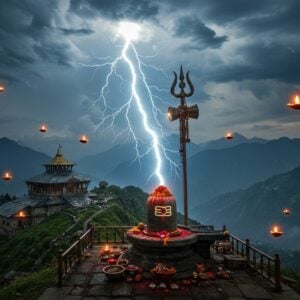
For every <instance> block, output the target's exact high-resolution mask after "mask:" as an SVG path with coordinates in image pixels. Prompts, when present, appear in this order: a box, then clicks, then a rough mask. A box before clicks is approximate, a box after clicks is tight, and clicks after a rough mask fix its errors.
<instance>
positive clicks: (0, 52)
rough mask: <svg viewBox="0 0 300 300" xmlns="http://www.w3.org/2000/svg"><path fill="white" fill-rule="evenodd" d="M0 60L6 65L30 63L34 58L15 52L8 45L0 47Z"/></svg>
mask: <svg viewBox="0 0 300 300" xmlns="http://www.w3.org/2000/svg"><path fill="white" fill-rule="evenodd" d="M0 62H1V63H2V64H3V65H7V66H17V67H18V66H22V65H24V64H32V63H34V62H35V59H34V58H32V57H31V56H28V55H26V54H24V53H17V52H16V51H15V50H13V49H10V48H8V47H5V46H4V47H3V48H2V49H0Z"/></svg>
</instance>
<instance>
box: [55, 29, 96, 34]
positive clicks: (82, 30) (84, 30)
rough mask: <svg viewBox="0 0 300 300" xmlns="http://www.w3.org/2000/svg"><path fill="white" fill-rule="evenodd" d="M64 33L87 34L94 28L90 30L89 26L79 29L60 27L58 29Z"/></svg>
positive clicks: (92, 31)
mask: <svg viewBox="0 0 300 300" xmlns="http://www.w3.org/2000/svg"><path fill="white" fill-rule="evenodd" d="M60 30H61V31H62V32H63V33H64V34H66V35H72V34H74V35H89V34H92V33H94V30H91V29H89V28H80V29H74V28H61V29H60Z"/></svg>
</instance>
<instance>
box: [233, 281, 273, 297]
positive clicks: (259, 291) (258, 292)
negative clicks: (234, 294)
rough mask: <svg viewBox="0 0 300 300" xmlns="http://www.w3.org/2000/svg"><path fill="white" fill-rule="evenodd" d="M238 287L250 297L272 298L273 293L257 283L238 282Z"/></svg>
mask: <svg viewBox="0 0 300 300" xmlns="http://www.w3.org/2000/svg"><path fill="white" fill-rule="evenodd" d="M238 287H239V289H240V290H241V291H242V293H243V295H244V296H245V297H246V298H248V299H272V295H271V294H270V293H268V292H267V291H266V290H265V289H263V288H262V287H260V286H259V285H257V284H238Z"/></svg>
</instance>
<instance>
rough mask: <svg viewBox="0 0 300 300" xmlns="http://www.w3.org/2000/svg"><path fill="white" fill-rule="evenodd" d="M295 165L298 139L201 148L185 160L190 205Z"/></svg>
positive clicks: (299, 161) (299, 160)
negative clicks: (225, 147)
mask: <svg viewBox="0 0 300 300" xmlns="http://www.w3.org/2000/svg"><path fill="white" fill-rule="evenodd" d="M298 166H300V139H289V138H280V139H277V140H272V141H268V142H265V143H263V144H262V143H250V144H248V143H244V144H240V145H237V146H234V147H232V148H227V149H215V150H204V151H201V152H199V153H197V154H195V155H193V156H192V157H190V158H189V159H188V176H189V177H188V180H189V202H190V207H191V208H192V207H194V206H196V205H197V204H199V203H201V202H204V201H207V200H209V199H211V198H213V197H215V196H217V195H219V194H223V193H226V192H231V191H234V190H237V189H241V188H247V187H249V186H251V185H252V184H254V183H256V182H259V181H262V180H265V179H267V178H269V177H271V176H273V175H276V174H280V173H283V172H287V171H290V170H292V169H293V168H295V167H298ZM177 193H178V192H177Z"/></svg>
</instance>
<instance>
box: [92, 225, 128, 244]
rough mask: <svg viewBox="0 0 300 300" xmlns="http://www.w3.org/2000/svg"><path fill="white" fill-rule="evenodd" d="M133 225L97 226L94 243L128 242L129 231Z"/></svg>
mask: <svg viewBox="0 0 300 300" xmlns="http://www.w3.org/2000/svg"><path fill="white" fill-rule="evenodd" d="M130 228H132V226H95V227H94V234H93V243H128V239H127V231H128V230H129V229H130Z"/></svg>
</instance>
